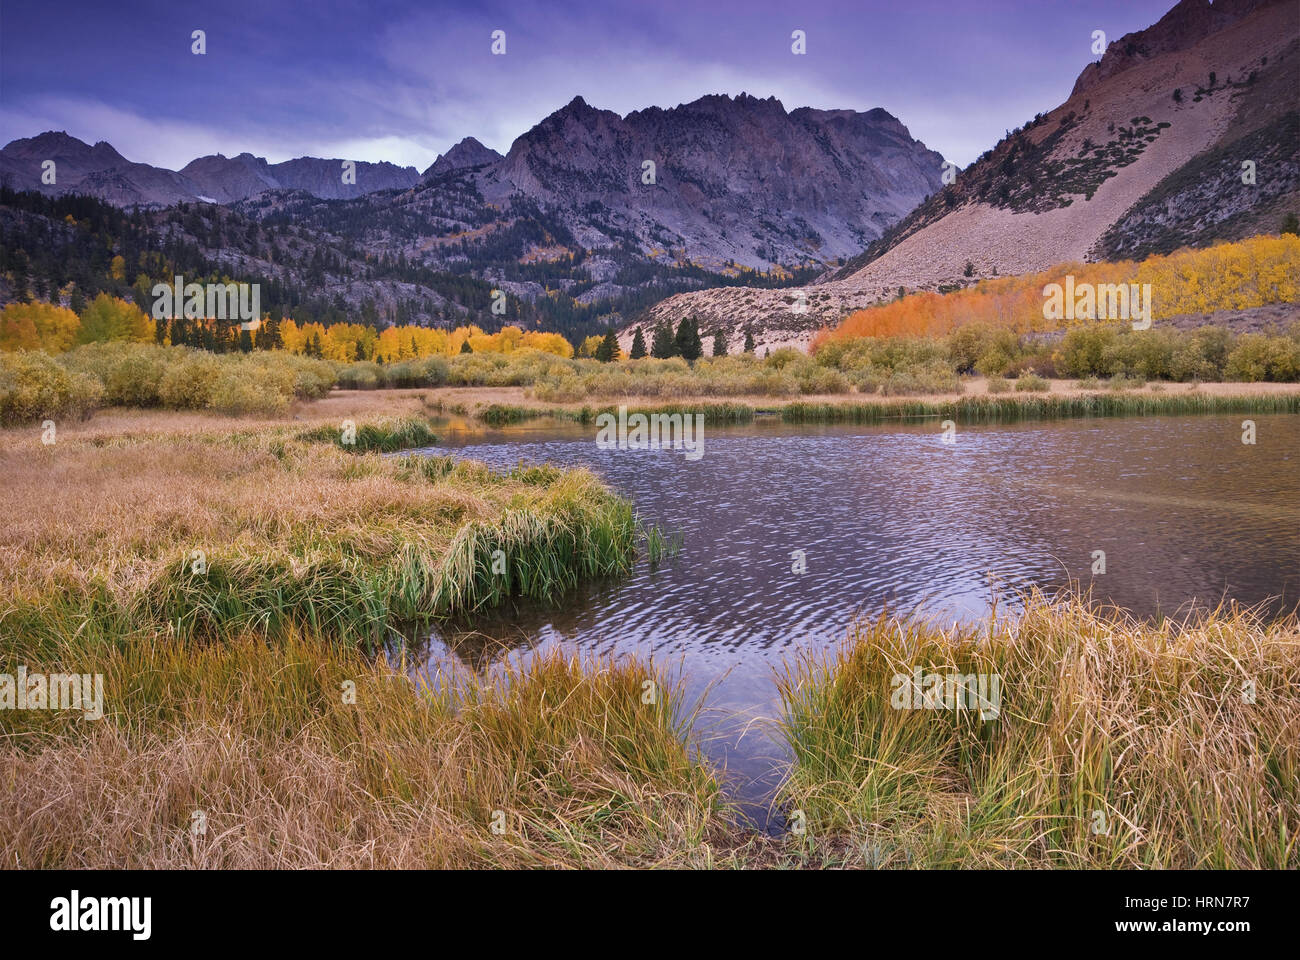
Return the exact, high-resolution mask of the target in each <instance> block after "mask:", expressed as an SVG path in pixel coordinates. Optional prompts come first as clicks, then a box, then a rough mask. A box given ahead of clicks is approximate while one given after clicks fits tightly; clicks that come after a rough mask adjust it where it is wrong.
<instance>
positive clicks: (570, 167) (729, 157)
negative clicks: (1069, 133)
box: [0, 94, 943, 335]
mask: <svg viewBox="0 0 1300 960" xmlns="http://www.w3.org/2000/svg"><path fill="white" fill-rule="evenodd" d="M48 138H58V145H61V149H64V150H65V152H67V151H71V153H73V154H75V155H76V157H77V160H76V162H75V163H74V164H73V166H72V170H71V172H70V174H69V175H68V176H64V175H63V174H62V173H61V175H60V179H59V182H58V185H57V186H56V187H45V188H44V189H43V190H42V192H44V193H46V194H47V195H48V194H57V193H60V192H64V191H79V192H82V193H90V194H92V195H94V196H102V197H104V198H105V199H108V200H110V202H113V203H115V204H118V205H122V206H131V205H147V206H154V207H159V206H162V207H166V206H168V205H172V204H176V203H178V202H180V201H190V202H191V203H192V205H195V206H197V207H198V208H199V209H195V210H194V211H192V213H188V214H186V215H183V216H181V217H179V218H170V217H163V218H157V217H150V218H146V219H147V222H148V223H149V224H156V225H159V226H161V225H164V224H165V225H166V229H167V230H168V231H171V232H172V234H173V235H175V233H176V231H177V230H181V231H183V232H184V237H185V238H188V241H189V242H192V243H194V244H195V245H196V246H197V247H198V248H199V250H200V251H201V252H202V254H203V256H205V257H206V258H207V260H206V261H205V262H209V263H221V264H225V265H227V267H226V268H227V269H229V270H231V272H232V276H235V275H246V276H248V277H249V278H250V279H252V278H253V277H254V276H255V275H261V276H277V275H279V274H282V273H285V272H286V271H287V273H288V275H287V276H284V277H283V280H284V283H285V284H286V287H292V288H293V289H294V290H298V289H299V288H302V289H303V291H304V293H303V294H302V295H303V296H312V299H313V301H315V300H317V299H319V300H320V301H322V302H323V303H324V304H325V305H324V306H319V309H318V310H317V312H323V311H325V310H330V309H333V310H341V311H346V310H351V309H354V308H360V307H362V306H364V305H365V304H366V303H367V301H370V302H372V303H373V305H374V308H375V309H376V310H378V313H379V316H380V317H383V316H385V315H397V314H401V315H402V316H404V317H406V318H407V319H415V320H424V321H426V322H437V321H439V320H442V319H447V318H451V317H455V318H457V319H464V318H466V317H468V318H471V319H476V320H477V321H478V322H481V323H482V325H484V326H485V327H488V326H492V325H495V324H499V323H500V322H501V318H500V315H498V314H489V313H488V309H489V308H490V305H491V296H490V294H491V292H492V291H493V290H504V291H505V292H506V294H507V295H508V296H509V297H510V298H511V304H512V306H511V308H510V312H509V314H508V316H509V317H512V318H517V319H519V320H521V321H530V322H533V323H536V324H538V325H550V328H551V329H560V330H563V331H564V332H566V334H573V335H579V334H582V335H585V334H588V333H593V332H597V331H600V330H602V329H603V328H605V327H606V326H607V325H609V324H618V323H620V322H621V320H622V319H623V318H624V317H630V316H634V315H637V314H639V313H640V312H641V311H643V310H644V309H645V308H647V307H649V306H651V305H653V304H654V303H655V302H657V301H658V300H660V299H662V298H663V297H665V296H670V295H672V294H674V293H677V292H679V291H684V290H698V289H703V288H707V287H712V286H718V285H729V286H740V287H748V288H763V287H773V286H781V285H786V284H790V283H797V282H803V281H806V280H810V279H812V278H813V277H815V276H816V275H818V274H819V273H821V272H823V271H824V270H825V269H826V268H827V267H828V266H829V265H831V264H833V263H836V262H838V261H839V260H841V259H842V258H844V257H847V256H849V255H852V254H853V253H856V252H857V251H859V250H861V249H862V247H863V246H864V245H865V244H867V243H869V242H871V241H873V240H876V239H878V238H880V237H881V236H883V235H884V234H885V232H886V231H887V230H888V229H889V227H890V226H891V225H892V224H894V223H895V222H896V221H897V220H898V219H899V218H900V217H902V216H903V215H904V214H906V213H907V212H908V211H909V210H911V209H912V208H914V207H915V206H916V204H917V203H918V202H920V201H922V200H923V199H924V198H925V197H926V196H927V195H929V194H932V193H934V192H935V191H937V190H938V189H939V187H940V173H941V170H942V165H943V158H942V157H941V156H940V155H939V154H938V153H936V152H934V151H932V150H930V149H928V148H927V147H926V146H925V145H924V144H922V143H920V142H919V141H917V140H915V139H914V138H913V137H912V136H911V135H910V134H909V133H908V130H907V128H906V127H905V126H904V125H903V124H902V123H901V122H900V121H899V120H898V119H897V118H896V117H894V116H893V115H891V114H890V113H888V112H887V111H885V110H883V109H873V110H868V111H865V112H859V111H854V110H814V109H810V108H799V109H795V110H790V111H787V110H786V108H785V107H784V106H783V105H782V104H781V103H780V102H779V101H778V100H777V99H776V98H774V97H771V98H768V99H759V98H757V97H752V96H748V95H746V94H741V95H740V96H737V97H730V96H705V97H702V98H700V99H698V100H696V101H694V102H692V103H687V104H681V105H678V106H676V107H672V108H667V109H665V108H660V107H651V108H648V109H645V110H639V111H634V112H632V113H629V114H628V115H627V116H620V115H619V114H617V113H614V112H612V111H609V110H601V109H597V108H595V107H593V106H591V105H589V104H588V103H587V102H586V101H585V100H584V99H583V98H581V97H575V98H574V99H573V100H572V101H570V102H569V103H568V104H567V105H565V106H564V107H562V108H560V109H559V110H556V111H555V112H554V113H552V114H550V115H549V116H547V117H545V118H544V119H542V120H541V121H540V122H539V123H537V124H536V125H535V126H534V127H533V128H532V129H530V130H528V131H527V132H526V133H524V134H523V135H521V136H520V137H519V138H518V139H517V140H516V141H515V142H514V143H513V144H512V145H511V148H510V150H509V152H508V153H506V154H505V155H504V156H502V155H501V154H499V153H497V152H496V151H494V150H490V149H488V148H487V147H485V146H484V145H483V144H482V143H480V142H479V141H478V140H475V139H474V138H472V137H469V138H466V139H464V140H462V141H461V142H459V143H457V144H456V145H455V146H454V147H452V148H451V149H450V150H448V151H447V152H446V153H445V154H444V155H442V156H440V157H438V158H437V159H436V160H435V161H434V162H433V163H432V164H431V165H430V166H429V167H428V168H427V169H426V170H425V171H424V173H423V174H419V173H417V171H416V170H415V169H414V168H397V167H394V166H392V165H390V164H362V163H358V164H357V167H356V179H357V183H356V185H355V186H350V185H343V184H341V177H340V164H341V161H338V160H317V159H313V158H303V159H299V160H291V161H287V162H285V163H280V164H268V163H267V162H266V160H265V159H263V158H260V157H255V156H253V155H252V154H249V153H241V154H239V155H237V156H234V157H226V156H223V155H220V154H218V155H215V156H208V157H200V158H198V159H197V160H194V161H192V162H191V163H189V164H187V165H186V166H185V167H184V168H183V169H182V170H180V171H179V172H172V171H162V170H158V169H157V168H153V167H149V166H147V165H145V164H130V163H128V162H127V161H125V160H124V159H123V158H121V156H120V155H118V154H117V153H116V151H114V150H112V148H111V147H109V146H108V145H107V144H101V145H97V146H96V147H94V148H89V147H86V146H85V144H81V143H80V141H77V140H75V139H73V138H71V137H68V136H67V135H66V134H57V135H56V134H44V135H42V137H39V138H35V140H34V141H15V142H14V143H12V144H10V145H9V146H7V147H6V148H5V149H4V150H2V151H0V175H3V174H5V173H8V174H9V175H10V178H11V180H12V186H13V187H14V188H15V189H18V190H21V189H24V188H26V189H32V188H38V187H39V184H38V177H39V160H40V159H42V158H43V157H44V156H45V152H44V151H45V149H46V148H49V147H53V146H55V145H56V144H55V143H54V141H53V140H50V139H48ZM37 141H40V142H39V143H38V142H37ZM88 151H89V152H90V153H93V154H94V155H93V156H91V155H90V153H88ZM60 169H61V170H62V168H60ZM106 170H107V171H109V172H110V173H112V174H113V175H114V176H117V177H121V178H126V177H128V175H129V177H130V178H132V179H131V181H130V182H131V184H132V186H131V188H130V189H126V188H125V187H124V188H121V189H117V190H115V191H114V192H113V193H112V194H111V195H110V196H104V195H103V194H100V193H98V192H97V189H96V188H97V187H98V185H99V182H98V181H97V180H95V178H96V177H103V176H105V171H106ZM163 185H166V186H167V187H168V189H167V190H166V191H164V190H163V189H162V186H163ZM205 204H206V205H217V206H219V207H221V208H223V209H224V210H225V211H227V213H229V214H230V215H231V216H226V215H225V214H223V213H221V212H219V211H218V210H207V209H204V205H205ZM236 223H237V224H238V227H237V228H236V227H235V224H236ZM227 225H228V226H227ZM260 227H264V228H266V230H267V231H270V232H271V233H273V234H274V235H275V236H276V238H277V239H276V242H275V244H273V245H270V244H268V243H267V240H266V236H267V234H266V232H260V230H259V228H260ZM28 229H29V226H28V225H27V224H26V223H25V222H24V224H23V226H22V230H23V231H24V234H25V233H26V231H28ZM290 229H291V234H290V233H288V232H286V231H288V230H290ZM281 234H284V239H283V241H281V240H280V236H281ZM245 238H250V239H245ZM175 239H182V238H181V237H175ZM159 242H161V241H159ZM304 248H305V256H304V255H302V253H301V252H300V251H302V250H303V249H304ZM28 254H29V256H31V255H32V254H33V252H32V251H28ZM132 259H133V261H134V258H132ZM290 261H291V262H290ZM376 265H380V266H376ZM376 271H379V273H382V274H383V275H384V276H385V277H387V278H388V279H389V280H390V281H392V282H391V283H390V284H389V285H387V286H383V287H382V288H375V287H374V286H373V282H372V281H373V279H374V278H373V276H372V275H374V274H376ZM448 278H468V280H469V281H473V282H472V283H468V284H467V283H465V282H462V281H456V282H453V281H452V280H451V279H448ZM58 279H60V278H59V277H57V276H53V275H52V276H51V280H58ZM312 284H315V285H316V286H317V287H318V290H317V291H316V292H315V294H314V295H311V294H307V293H306V292H305V291H306V289H307V288H308V287H310V286H311V285H312ZM393 284H398V286H393ZM400 284H406V286H404V287H403V286H400ZM59 286H62V284H59ZM292 305H293V304H289V306H292Z"/></svg>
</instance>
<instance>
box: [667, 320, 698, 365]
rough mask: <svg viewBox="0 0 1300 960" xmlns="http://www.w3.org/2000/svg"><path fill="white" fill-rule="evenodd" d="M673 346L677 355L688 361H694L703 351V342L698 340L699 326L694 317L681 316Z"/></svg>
mask: <svg viewBox="0 0 1300 960" xmlns="http://www.w3.org/2000/svg"><path fill="white" fill-rule="evenodd" d="M673 346H674V347H675V352H676V354H677V355H678V356H680V357H682V358H683V359H685V360H686V361H687V362H688V363H694V362H695V361H696V360H698V359H699V358H700V356H701V355H702V354H703V353H704V344H703V343H701V342H700V328H699V325H698V324H697V323H696V322H695V318H694V317H683V318H682V322H681V323H679V324H678V325H677V336H676V337H674V338H673Z"/></svg>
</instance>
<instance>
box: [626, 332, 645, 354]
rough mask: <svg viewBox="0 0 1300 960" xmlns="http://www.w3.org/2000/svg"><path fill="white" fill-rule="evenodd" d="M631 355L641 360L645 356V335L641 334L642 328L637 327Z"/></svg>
mask: <svg viewBox="0 0 1300 960" xmlns="http://www.w3.org/2000/svg"><path fill="white" fill-rule="evenodd" d="M629 356H630V357H631V358H632V359H633V360H640V359H641V358H642V357H644V356H645V337H643V336H641V328H640V327H637V328H636V336H634V337H633V338H632V352H631V353H630V354H629Z"/></svg>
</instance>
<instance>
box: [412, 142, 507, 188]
mask: <svg viewBox="0 0 1300 960" xmlns="http://www.w3.org/2000/svg"><path fill="white" fill-rule="evenodd" d="M500 159H501V154H499V153H497V152H496V151H495V150H493V149H492V148H491V147H485V146H483V144H481V143H480V142H479V141H478V140H477V139H476V138H474V137H466V138H465V139H464V140H461V141H460V142H459V143H457V144H456V145H455V146H454V147H452V148H451V149H450V150H448V151H447V152H446V153H444V154H442V155H441V156H439V157H438V159H436V160H434V161H433V163H432V164H430V165H429V168H428V169H427V170H425V171H424V173H423V174H422V175H421V176H422V178H424V179H427V178H429V177H440V176H442V175H443V174H445V173H450V172H452V171H453V170H465V169H468V168H470V167H481V166H484V165H485V164H489V163H495V162H496V161H498V160H500Z"/></svg>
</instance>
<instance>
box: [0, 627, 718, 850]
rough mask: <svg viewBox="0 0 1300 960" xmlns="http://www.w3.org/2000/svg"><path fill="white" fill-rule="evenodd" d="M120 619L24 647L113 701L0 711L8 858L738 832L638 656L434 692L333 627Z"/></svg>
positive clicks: (606, 845) (626, 840)
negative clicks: (123, 628)
mask: <svg viewBox="0 0 1300 960" xmlns="http://www.w3.org/2000/svg"><path fill="white" fill-rule="evenodd" d="M101 627H102V625H101V624H99V623H96V622H93V621H92V622H91V623H90V624H89V625H88V628H86V629H82V630H80V631H76V630H70V631H68V632H67V633H65V634H64V635H62V636H61V637H60V638H59V640H58V643H57V646H56V647H55V648H54V649H52V650H51V649H49V648H48V647H43V648H42V649H39V650H33V649H30V648H24V647H23V645H22V644H21V643H18V645H17V646H15V639H14V638H13V637H12V636H9V637H8V638H7V639H6V641H5V645H4V646H5V654H6V656H5V660H6V662H8V661H10V659H11V658H16V659H17V660H18V661H19V662H25V663H27V664H29V665H32V667H33V669H35V668H36V666H35V665H36V664H40V666H41V668H43V669H46V670H51V671H52V670H55V669H58V668H60V667H63V668H65V669H68V670H90V669H93V670H95V671H98V672H102V673H103V674H104V675H105V700H106V703H107V710H106V715H105V717H104V719H102V720H98V721H89V720H84V719H82V718H81V717H80V716H79V715H71V714H67V713H51V712H45V711H12V710H7V711H3V712H2V713H0V727H2V728H3V732H4V738H3V746H0V783H4V784H5V789H4V790H3V791H0V860H2V861H3V863H4V864H5V865H6V866H8V867H11V868H13V867H28V868H56V867H57V868H109V867H111V868H131V869H171V868H185V867H198V868H312V867H315V868H322V867H337V868H345V867H352V868H357V867H361V868H367V867H425V868H428V867H443V868H445V867H453V868H457V867H576V866H585V867H604V866H616V865H621V866H708V865H710V864H712V863H715V862H717V861H718V860H719V859H722V858H725V857H726V856H728V853H727V850H728V848H729V846H730V845H732V844H734V843H735V842H736V841H737V839H738V838H737V837H736V836H735V835H734V834H733V833H730V832H728V830H727V828H726V826H725V825H726V824H727V822H728V821H727V819H726V817H725V808H724V807H723V805H722V801H721V799H720V794H719V787H718V783H717V781H716V779H715V778H714V777H713V775H712V774H711V773H710V772H708V771H707V770H706V769H705V768H703V767H702V766H700V765H698V764H697V763H694V762H693V761H692V760H691V757H690V755H689V754H688V751H687V748H686V747H685V745H684V731H683V729H682V727H681V723H680V721H677V720H674V719H673V717H674V713H675V711H676V709H677V707H678V704H679V694H678V691H677V689H676V688H675V687H674V686H673V685H672V684H671V683H669V682H665V681H664V680H663V679H662V678H661V677H658V676H657V675H656V674H654V673H653V672H651V671H649V670H648V669H647V668H645V667H644V666H641V665H639V664H636V663H631V662H628V663H611V662H604V661H600V662H597V661H586V662H582V663H579V662H578V661H576V660H571V659H566V658H563V657H549V658H543V659H538V660H536V661H534V662H533V663H531V664H530V665H529V666H527V667H526V668H525V667H521V668H518V669H515V670H512V671H509V672H507V673H504V674H502V675H500V676H498V677H497V678H496V679H495V680H493V681H485V680H480V679H476V678H474V677H472V676H464V677H459V678H458V680H459V682H457V683H452V684H448V685H447V686H446V687H445V688H443V689H442V690H440V691H438V692H434V691H431V690H429V689H425V688H417V687H416V686H414V685H413V684H412V682H411V681H410V680H409V679H408V677H407V676H406V675H405V673H404V672H403V671H402V670H401V669H400V664H398V663H389V662H386V661H384V660H380V661H378V662H375V661H371V660H368V659H366V658H364V657H363V656H361V655H360V654H359V652H358V651H357V650H355V649H354V648H347V647H343V646H338V645H332V644H329V643H323V642H321V641H320V640H319V638H316V637H314V636H306V635H299V634H296V633H294V634H290V635H288V636H286V637H285V638H283V639H282V641H281V642H278V643H276V644H273V645H269V644H267V642H266V641H265V639H263V638H262V637H260V636H259V637H253V636H234V637H228V638H226V640H225V641H224V642H222V643H220V644H199V643H195V642H184V641H181V640H178V639H177V638H175V637H169V636H167V635H165V634H162V635H159V634H156V633H151V632H146V631H132V632H127V633H122V632H119V631H118V630H116V629H108V630H104V629H102V628H101ZM652 680H653V681H654V682H656V683H657V684H658V693H659V695H658V697H657V700H656V702H655V703H654V704H645V703H643V702H642V693H643V684H645V683H646V682H650V681H652ZM688 713H689V711H687V714H688ZM494 828H495V829H494Z"/></svg>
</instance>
